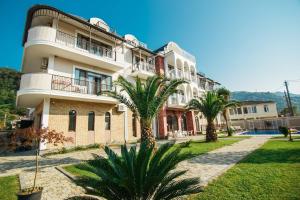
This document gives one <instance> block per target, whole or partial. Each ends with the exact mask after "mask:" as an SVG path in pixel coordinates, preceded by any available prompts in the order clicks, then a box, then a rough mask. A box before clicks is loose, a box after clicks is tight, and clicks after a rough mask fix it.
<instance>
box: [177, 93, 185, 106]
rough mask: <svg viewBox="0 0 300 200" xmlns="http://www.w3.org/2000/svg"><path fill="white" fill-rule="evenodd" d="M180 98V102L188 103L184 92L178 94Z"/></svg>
mask: <svg viewBox="0 0 300 200" xmlns="http://www.w3.org/2000/svg"><path fill="white" fill-rule="evenodd" d="M178 99H179V102H180V103H183V104H184V103H186V101H185V96H184V95H182V94H178Z"/></svg>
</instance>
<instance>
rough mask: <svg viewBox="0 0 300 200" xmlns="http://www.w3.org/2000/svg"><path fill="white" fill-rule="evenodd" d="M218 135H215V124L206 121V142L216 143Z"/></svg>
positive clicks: (211, 121)
mask: <svg viewBox="0 0 300 200" xmlns="http://www.w3.org/2000/svg"><path fill="white" fill-rule="evenodd" d="M217 140H218V135H217V133H216V129H215V124H214V122H213V120H207V126H206V142H216V141H217Z"/></svg>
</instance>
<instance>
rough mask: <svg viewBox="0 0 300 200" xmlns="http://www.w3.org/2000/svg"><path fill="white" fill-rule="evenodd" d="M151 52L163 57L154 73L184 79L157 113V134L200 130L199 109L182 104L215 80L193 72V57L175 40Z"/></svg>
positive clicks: (210, 86)
mask: <svg viewBox="0 0 300 200" xmlns="http://www.w3.org/2000/svg"><path fill="white" fill-rule="evenodd" d="M155 52H157V53H158V57H157V58H158V59H159V57H160V56H159V55H161V56H163V57H164V61H161V62H159V64H160V65H159V66H157V69H158V73H160V74H163V75H165V76H167V77H169V78H171V79H172V78H181V79H184V80H186V81H187V82H188V83H187V84H184V85H181V86H180V87H179V89H178V93H176V94H173V95H172V96H170V97H169V99H168V102H167V105H166V106H165V107H164V108H163V110H162V111H161V113H160V115H159V134H160V137H165V136H167V135H170V134H172V133H174V132H178V131H181V132H187V133H189V134H195V133H197V132H202V131H203V130H204V126H205V123H206V122H205V120H204V118H203V116H202V114H201V113H198V112H195V111H188V110H187V109H186V108H185V106H186V104H187V102H189V101H190V100H191V99H193V98H198V97H201V96H202V95H203V94H204V92H205V91H209V90H213V89H214V87H215V85H219V83H217V82H215V81H213V80H211V79H208V78H206V77H205V76H204V74H201V73H199V72H197V67H196V58H195V57H194V56H193V55H191V54H190V53H188V52H186V51H185V50H183V49H182V48H180V47H179V46H178V45H177V44H176V43H174V42H169V43H168V44H166V45H164V46H162V47H161V48H159V49H157V50H156V51H155Z"/></svg>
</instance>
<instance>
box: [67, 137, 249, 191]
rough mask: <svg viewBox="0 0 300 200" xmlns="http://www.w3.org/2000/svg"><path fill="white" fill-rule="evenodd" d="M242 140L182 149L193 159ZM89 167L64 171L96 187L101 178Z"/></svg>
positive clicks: (195, 144)
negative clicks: (89, 169)
mask: <svg viewBox="0 0 300 200" xmlns="http://www.w3.org/2000/svg"><path fill="white" fill-rule="evenodd" d="M242 139H244V138H243V137H242V138H232V139H231V138H230V139H226V140H224V139H220V140H219V141H218V142H211V143H207V142H205V141H190V142H189V144H187V146H186V147H183V148H182V152H183V153H187V152H188V153H190V156H191V157H194V156H197V155H200V154H204V153H207V152H209V151H212V150H214V149H217V148H220V147H223V146H226V145H231V144H233V143H235V142H238V141H241V140H242ZM176 145H181V144H176ZM88 165H89V164H88V162H84V163H80V164H76V165H68V166H65V167H64V169H65V170H66V171H68V172H69V173H71V174H73V175H74V176H76V177H77V178H78V181H77V184H79V185H84V186H85V187H87V186H94V185H96V184H97V180H99V178H98V177H97V176H96V175H95V174H94V173H92V172H90V171H88V169H87V167H88Z"/></svg>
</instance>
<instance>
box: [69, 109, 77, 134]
mask: <svg viewBox="0 0 300 200" xmlns="http://www.w3.org/2000/svg"><path fill="white" fill-rule="evenodd" d="M76 115H77V113H76V110H71V111H69V131H75V130H76Z"/></svg>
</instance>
